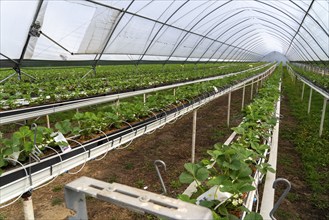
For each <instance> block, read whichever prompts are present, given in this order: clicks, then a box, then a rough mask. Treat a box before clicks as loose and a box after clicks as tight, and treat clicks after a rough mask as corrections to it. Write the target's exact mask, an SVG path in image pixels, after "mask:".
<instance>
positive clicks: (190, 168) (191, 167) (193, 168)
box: [184, 163, 198, 176]
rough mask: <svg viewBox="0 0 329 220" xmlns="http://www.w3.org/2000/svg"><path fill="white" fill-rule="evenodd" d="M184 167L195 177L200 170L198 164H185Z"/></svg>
mask: <svg viewBox="0 0 329 220" xmlns="http://www.w3.org/2000/svg"><path fill="white" fill-rule="evenodd" d="M184 167H185V169H186V170H187V171H188V172H189V173H190V174H192V175H193V176H195V174H196V171H197V170H198V166H197V164H194V163H186V164H184Z"/></svg>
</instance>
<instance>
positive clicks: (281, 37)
mask: <svg viewBox="0 0 329 220" xmlns="http://www.w3.org/2000/svg"><path fill="white" fill-rule="evenodd" d="M263 29H264V30H263V31H262V32H258V33H257V35H260V34H262V33H267V34H272V36H275V35H276V34H277V35H278V36H280V37H279V39H280V41H281V40H283V39H284V40H286V39H285V38H284V36H281V35H280V34H278V33H276V32H273V33H271V32H267V31H268V30H267V29H265V28H263ZM256 30H259V29H256ZM254 31H255V30H252V31H250V32H249V33H251V32H254ZM247 39H248V38H245V39H244V40H243V41H241V42H240V43H238V45H240V44H242V43H244V42H245V40H247ZM288 42H289V40H288ZM231 53H232V50H231V51H230V52H229V53H228V54H227V55H226V57H225V58H224V59H223V60H224V61H225V60H226V58H227V57H228V56H229V55H230V54H231ZM221 55H223V53H222V54H221Z"/></svg>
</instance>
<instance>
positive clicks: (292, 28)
mask: <svg viewBox="0 0 329 220" xmlns="http://www.w3.org/2000/svg"><path fill="white" fill-rule="evenodd" d="M251 10H253V11H255V12H259V13H261V14H265V15H267V16H269V17H271V18H274V19H276V20H278V21H280V22H281V23H283V24H285V25H286V26H288V27H289V28H290V29H291V30H293V31H294V32H295V29H293V28H292V27H291V26H290V25H288V24H287V23H286V22H284V21H282V20H280V19H278V18H276V17H275V16H273V15H270V14H268V13H266V12H262V11H259V10H255V9H253V8H252V9H251ZM263 20H265V19H263ZM287 33H288V32H287ZM300 37H301V38H302V39H303V41H305V42H306V44H307V45H308V46H309V47H310V48H311V50H312V51H313V48H312V47H311V46H310V45H309V44H308V42H307V41H306V40H305V39H304V38H303V37H302V36H300ZM224 43H226V41H224ZM298 43H299V44H300V45H302V44H301V43H300V42H299V41H298ZM221 46H222V45H221ZM221 46H220V47H219V48H221ZM299 50H300V49H299ZM305 51H307V53H308V54H309V50H306V49H305ZM216 52H217V51H216ZM313 53H314V54H315V55H316V56H317V54H316V53H315V52H314V51H313ZM309 56H310V57H311V58H312V59H313V56H311V55H310V54H309Z"/></svg>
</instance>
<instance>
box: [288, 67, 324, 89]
mask: <svg viewBox="0 0 329 220" xmlns="http://www.w3.org/2000/svg"><path fill="white" fill-rule="evenodd" d="M290 67H291V68H292V69H293V70H294V71H296V72H297V73H299V74H300V75H302V76H304V77H305V78H306V79H308V80H309V81H311V82H313V83H314V84H315V85H317V86H319V87H322V88H323V89H325V90H327V91H329V76H327V75H324V76H322V75H321V74H318V73H314V72H310V71H307V70H303V69H302V68H300V67H297V66H294V65H290Z"/></svg>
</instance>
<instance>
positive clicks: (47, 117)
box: [46, 115, 50, 128]
mask: <svg viewBox="0 0 329 220" xmlns="http://www.w3.org/2000/svg"><path fill="white" fill-rule="evenodd" d="M46 120H47V128H50V120H49V115H46Z"/></svg>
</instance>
